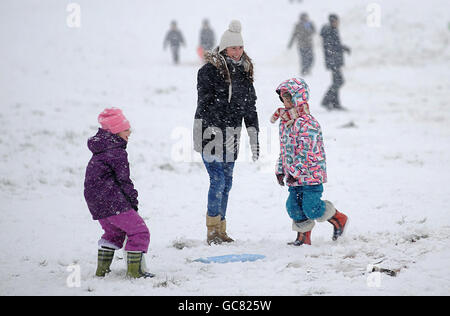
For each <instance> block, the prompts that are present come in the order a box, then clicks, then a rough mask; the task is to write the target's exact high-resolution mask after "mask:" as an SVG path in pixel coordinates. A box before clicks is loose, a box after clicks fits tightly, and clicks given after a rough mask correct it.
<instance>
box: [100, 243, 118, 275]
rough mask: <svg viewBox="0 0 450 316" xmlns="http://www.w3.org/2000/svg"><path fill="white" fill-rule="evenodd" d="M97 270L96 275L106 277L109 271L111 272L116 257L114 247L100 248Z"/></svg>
mask: <svg viewBox="0 0 450 316" xmlns="http://www.w3.org/2000/svg"><path fill="white" fill-rule="evenodd" d="M97 258H98V259H97V271H96V272H95V275H96V276H98V277H104V276H105V275H106V274H107V273H109V272H111V269H110V268H109V267H110V266H111V263H112V261H113V258H114V250H113V249H104V248H103V249H99V250H98V255H97Z"/></svg>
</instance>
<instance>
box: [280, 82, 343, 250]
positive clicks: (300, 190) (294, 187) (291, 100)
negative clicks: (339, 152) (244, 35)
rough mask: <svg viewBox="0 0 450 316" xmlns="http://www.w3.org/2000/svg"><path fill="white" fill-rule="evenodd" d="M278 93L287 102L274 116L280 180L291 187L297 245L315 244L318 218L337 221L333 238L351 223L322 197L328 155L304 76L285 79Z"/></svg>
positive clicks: (289, 204)
mask: <svg viewBox="0 0 450 316" xmlns="http://www.w3.org/2000/svg"><path fill="white" fill-rule="evenodd" d="M276 93H277V94H278V95H279V97H280V100H281V101H282V102H283V104H284V108H279V109H278V110H277V111H276V112H275V113H274V114H273V116H272V118H271V122H272V123H275V122H276V121H277V120H278V119H280V157H279V159H278V162H277V167H276V172H275V173H276V177H277V180H278V183H279V184H280V185H281V186H284V184H285V182H284V181H285V179H286V183H287V185H288V187H289V197H288V199H287V202H286V208H287V212H288V214H289V217H290V218H292V221H293V222H292V229H293V230H294V231H296V232H297V238H296V240H295V241H294V242H292V243H289V244H291V245H295V246H301V245H303V244H307V245H311V230H312V229H313V227H314V225H315V221H317V222H325V221H328V222H330V223H331V224H332V225H333V228H334V231H333V238H332V239H333V240H336V239H337V238H338V237H340V236H341V235H342V234H343V232H344V228H345V226H346V224H347V221H348V218H347V216H346V215H344V214H342V213H340V212H338V211H337V210H336V208H335V207H334V205H333V204H332V203H331V202H330V201H326V200H322V199H321V197H322V192H323V186H322V184H323V183H325V182H327V172H326V157H325V149H324V144H323V138H322V130H321V128H320V125H319V122H317V120H316V119H315V118H314V117H313V116H312V115H311V114H310V112H309V105H308V100H309V88H308V85H307V84H306V82H305V81H304V80H303V79H299V78H292V79H288V80H285V81H283V82H282V83H281V84H280V85H279V86H278V88H277V89H276Z"/></svg>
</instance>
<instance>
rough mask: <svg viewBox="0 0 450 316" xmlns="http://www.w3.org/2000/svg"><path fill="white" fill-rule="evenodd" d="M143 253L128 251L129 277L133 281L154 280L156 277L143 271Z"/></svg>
mask: <svg viewBox="0 0 450 316" xmlns="http://www.w3.org/2000/svg"><path fill="white" fill-rule="evenodd" d="M142 260H143V253H142V252H135V251H127V264H128V270H127V277H128V278H132V279H138V278H153V277H154V276H155V275H154V274H153V273H149V272H146V271H143V269H142Z"/></svg>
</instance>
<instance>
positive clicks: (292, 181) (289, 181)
mask: <svg viewBox="0 0 450 316" xmlns="http://www.w3.org/2000/svg"><path fill="white" fill-rule="evenodd" d="M286 182H287V183H288V184H294V183H295V182H297V179H295V178H294V177H293V176H291V175H290V174H289V175H288V176H287V179H286Z"/></svg>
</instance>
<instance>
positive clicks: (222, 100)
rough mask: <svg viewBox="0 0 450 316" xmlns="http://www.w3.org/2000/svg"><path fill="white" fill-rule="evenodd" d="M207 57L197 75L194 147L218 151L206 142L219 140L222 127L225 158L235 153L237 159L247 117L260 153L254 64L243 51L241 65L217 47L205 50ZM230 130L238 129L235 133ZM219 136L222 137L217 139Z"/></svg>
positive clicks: (254, 147)
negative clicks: (243, 123)
mask: <svg viewBox="0 0 450 316" xmlns="http://www.w3.org/2000/svg"><path fill="white" fill-rule="evenodd" d="M205 61H206V64H205V65H204V66H203V67H202V68H201V69H200V70H199V71H198V76H197V92H198V100H197V111H196V112H195V123H194V147H195V150H196V151H198V152H201V151H202V152H203V154H209V153H211V154H213V155H215V154H216V153H215V150H214V149H213V150H211V151H210V150H209V149H210V147H211V145H209V147H206V146H208V144H211V141H213V140H216V141H220V136H217V134H220V133H219V131H220V132H221V134H222V141H221V144H223V147H222V148H223V151H222V152H223V154H224V156H223V158H224V159H227V161H230V157H233V159H234V160H236V159H237V156H238V151H239V139H240V130H241V128H242V120H244V122H245V126H246V127H247V130H248V133H249V136H250V145H251V146H252V152H253V156H254V157H255V155H256V156H258V155H259V143H258V132H259V123H258V114H257V112H256V106H255V103H256V93H255V88H254V86H253V64H252V62H251V60H250V58H249V57H248V56H247V55H246V54H245V52H244V54H243V56H242V58H241V63H240V64H239V65H238V64H235V63H233V62H231V61H229V60H227V59H226V57H225V56H223V55H222V54H219V52H218V49H216V50H214V51H213V52H208V53H206V54H205ZM227 128H228V133H227ZM205 131H206V133H205ZM231 131H234V132H235V134H234V136H233V135H232V133H231ZM211 134H212V135H211ZM216 137H219V138H218V139H216ZM230 137H232V138H230ZM230 139H231V142H228V146H227V145H226V141H227V140H230ZM230 144H231V145H230ZM226 157H227V158H226Z"/></svg>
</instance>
